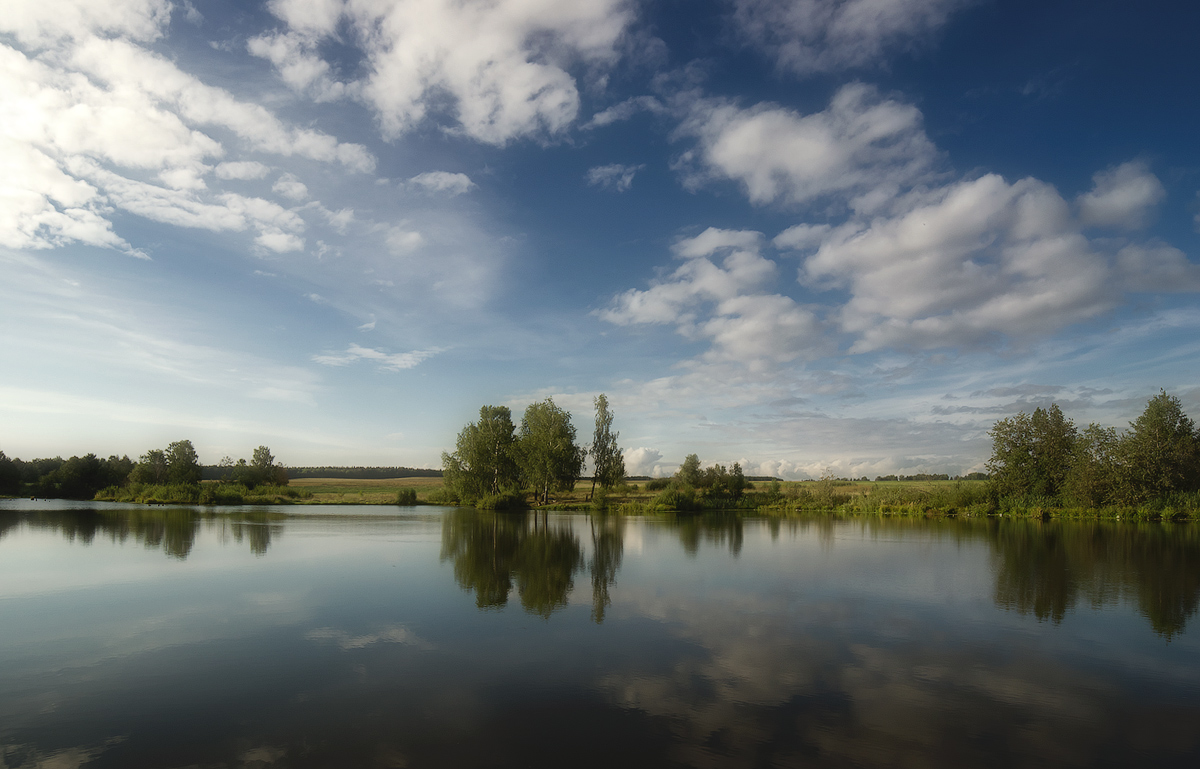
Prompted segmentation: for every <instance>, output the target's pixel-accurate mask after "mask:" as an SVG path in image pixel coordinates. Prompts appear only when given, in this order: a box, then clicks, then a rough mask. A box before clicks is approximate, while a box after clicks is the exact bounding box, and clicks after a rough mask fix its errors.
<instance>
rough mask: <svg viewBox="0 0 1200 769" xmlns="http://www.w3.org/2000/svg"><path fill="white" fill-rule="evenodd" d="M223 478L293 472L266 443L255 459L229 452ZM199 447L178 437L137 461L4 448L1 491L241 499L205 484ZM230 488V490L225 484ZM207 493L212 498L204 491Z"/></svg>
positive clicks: (263, 479) (278, 477)
mask: <svg viewBox="0 0 1200 769" xmlns="http://www.w3.org/2000/svg"><path fill="white" fill-rule="evenodd" d="M217 469H218V470H219V471H220V473H219V476H218V479H219V480H220V481H222V482H223V483H224V484H230V485H236V486H237V487H238V488H239V489H245V490H247V491H249V490H253V489H256V488H258V487H262V486H272V487H282V486H287V484H288V471H287V469H286V468H284V467H283V466H282V465H280V464H278V463H276V462H275V457H274V456H273V455H272V454H271V450H270V449H269V448H267V447H266V446H259V447H258V448H256V449H255V450H254V452H253V454H252V456H251V459H250V461H246V460H245V459H240V460H238V461H236V462H235V461H234V460H233V459H231V458H229V457H225V458H224V459H222V460H221V463H220V464H219V465H217ZM203 475H204V473H203V469H202V467H201V465H200V461H199V457H198V456H197V455H196V449H195V447H194V446H193V445H192V442H191V441H189V440H181V441H175V442H173V443H171V444H169V445H168V446H167V447H166V448H165V449H150V450H149V451H147V452H146V453H145V454H143V455H142V456H140V457H139V458H138V460H137V461H136V462H135V461H133V460H131V459H130V458H129V457H128V456H120V457H118V456H110V457H109V458H108V459H100V458H99V457H97V456H96V455H95V454H86V455H84V456H82V457H78V456H74V457H71V458H70V459H63V458H61V457H54V458H52V459H50V458H43V459H33V460H29V461H22V460H20V459H16V458H9V457H8V456H6V455H5V454H4V452H3V451H0V494H8V495H18V494H19V495H22V496H24V495H29V496H33V497H43V498H47V499H50V498H53V499H95V498H97V496H100V497H101V498H105V499H119V500H124V501H142V500H144V499H150V498H153V499H155V500H156V501H171V502H205V501H240V499H241V497H240V496H239V495H238V493H237V492H236V491H235V492H234V493H233V494H229V493H226V494H224V495H223V496H224V498H223V499H218V498H216V497H214V496H213V495H214V494H216V492H215V491H213V490H208V489H202V488H201V486H200V481H201V479H202V478H203ZM226 491H227V492H228V489H226ZM205 492H208V498H206V496H205Z"/></svg>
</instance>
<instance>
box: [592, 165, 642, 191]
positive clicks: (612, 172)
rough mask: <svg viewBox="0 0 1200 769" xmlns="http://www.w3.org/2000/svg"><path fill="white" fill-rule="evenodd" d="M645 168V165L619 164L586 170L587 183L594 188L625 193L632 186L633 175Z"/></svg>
mask: <svg viewBox="0 0 1200 769" xmlns="http://www.w3.org/2000/svg"><path fill="white" fill-rule="evenodd" d="M645 167H646V166H645V165H637V166H627V165H621V164H620V163H613V164H611V165H607V166H596V167H595V168H590V169H588V172H587V182H588V184H590V185H592V186H594V187H603V188H606V189H611V190H616V191H617V192H625V191H626V190H628V189H629V188H630V187H632V186H633V177H634V175H635V174H636V173H637V172H638V171H641V170H642V169H643V168H645Z"/></svg>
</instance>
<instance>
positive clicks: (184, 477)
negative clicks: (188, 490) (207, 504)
mask: <svg viewBox="0 0 1200 769" xmlns="http://www.w3.org/2000/svg"><path fill="white" fill-rule="evenodd" d="M166 460H167V479H168V480H169V481H170V482H171V483H178V484H192V483H199V482H200V459H199V457H197V456H196V449H195V448H193V447H192V442H191V441H186V440H185V441H175V442H174V443H172V444H170V445H169V446H167V451H166Z"/></svg>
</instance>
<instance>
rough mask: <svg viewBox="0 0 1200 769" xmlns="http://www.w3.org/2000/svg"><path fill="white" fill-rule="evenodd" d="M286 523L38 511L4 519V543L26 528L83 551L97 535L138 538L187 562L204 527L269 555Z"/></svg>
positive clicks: (264, 516) (170, 510) (239, 515)
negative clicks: (44, 532) (58, 537)
mask: <svg viewBox="0 0 1200 769" xmlns="http://www.w3.org/2000/svg"><path fill="white" fill-rule="evenodd" d="M282 518H283V516H281V515H279V514H277V513H269V512H265V511H253V510H252V511H245V512H242V511H239V512H235V513H229V514H216V513H209V512H198V511H196V510H194V509H191V508H184V507H163V508H157V507H136V508H120V509H111V510H110V509H103V510H95V509H74V510H37V511H26V512H20V513H5V514H3V515H0V538H3V537H4V536H5V535H6V534H8V533H9V532H10V531H12V530H15V529H16V528H17V527H18V526H20V525H21V524H24V525H26V526H28V527H30V528H32V529H43V530H50V531H57V532H59V533H61V534H62V535H63V537H64V538H65V539H66V540H67V541H68V542H80V543H82V544H84V545H90V544H91V543H92V542H93V541H94V540H95V539H96V536H97V535H98V534H99V535H101V536H104V537H107V538H108V539H109V540H111V541H112V542H117V543H121V544H124V543H125V542H126V541H128V540H129V539H130V538H133V540H134V541H135V542H141V543H142V544H144V545H145V546H146V547H147V548H149V549H153V550H157V549H159V548H161V549H162V551H163V552H164V553H166V554H167V555H170V556H172V557H174V558H178V559H179V560H181V561H182V560H186V559H187V557H188V555H190V554H191V552H192V548H193V547H194V546H195V543H196V535H197V534H198V533H199V532H200V530H201V527H204V528H205V529H208V530H211V531H215V532H216V533H217V535H218V537H219V538H220V539H222V540H226V539H230V538H231V539H233V541H235V542H237V543H239V544H240V543H242V542H243V541H247V540H248V542H249V545H250V550H251V552H253V553H254V554H255V555H264V554H266V552H267V549H268V548H269V547H270V546H271V538H272V537H273V536H278V535H279V534H280V532H282V531H283V527H282V525H281V524H280V523H279V521H280V519H282Z"/></svg>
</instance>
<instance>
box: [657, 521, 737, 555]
mask: <svg viewBox="0 0 1200 769" xmlns="http://www.w3.org/2000/svg"><path fill="white" fill-rule="evenodd" d="M674 525H675V527H676V528H677V530H678V532H679V541H680V542H682V543H683V549H684V551H685V552H686V553H687V554H688V555H695V554H696V553H697V552H699V550H700V543H701V542H702V541H703V542H707V543H709V544H712V545H717V546H721V545H725V544H728V545H729V552H730V553H731V554H733V556H734V557H737V555H738V554H740V553H741V552H742V545H743V544H744V543H745V540H746V534H745V532H744V531H743V529H742V517H741V516H739V515H736V514H728V513H710V514H708V515H683V516H679V517H678V518H676V519H675V522H674Z"/></svg>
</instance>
